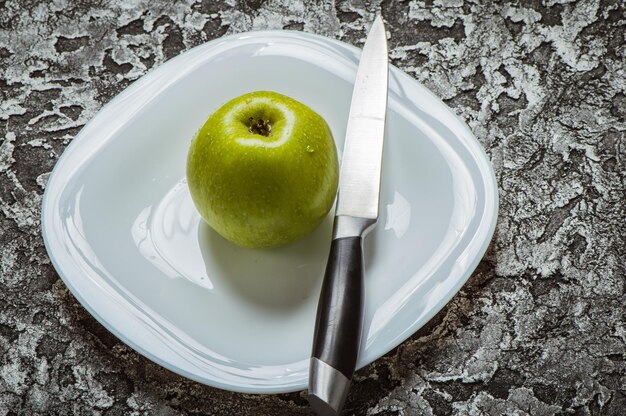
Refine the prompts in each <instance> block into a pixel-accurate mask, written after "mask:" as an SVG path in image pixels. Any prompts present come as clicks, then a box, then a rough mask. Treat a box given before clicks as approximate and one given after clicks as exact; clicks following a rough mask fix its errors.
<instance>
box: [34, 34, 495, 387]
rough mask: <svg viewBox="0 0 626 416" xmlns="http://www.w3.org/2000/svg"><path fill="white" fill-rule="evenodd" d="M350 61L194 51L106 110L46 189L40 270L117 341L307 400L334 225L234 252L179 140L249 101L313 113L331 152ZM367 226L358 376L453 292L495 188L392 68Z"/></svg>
mask: <svg viewBox="0 0 626 416" xmlns="http://www.w3.org/2000/svg"><path fill="white" fill-rule="evenodd" d="M359 56H360V50H359V49H357V48H354V47H352V46H349V45H346V44H344V43H341V42H338V41H335V40H331V39H327V38H323V37H319V36H314V35H310V34H305V33H298V32H256V33H246V34H240V35H235V36H231V37H225V38H222V39H218V40H215V41H213V42H209V43H207V44H205V45H202V46H199V47H197V48H194V49H192V50H190V51H188V52H186V53H183V54H182V55H180V56H178V57H177V58H175V59H172V60H171V61H169V62H167V63H165V64H164V65H162V66H160V67H159V68H157V69H155V70H153V71H151V72H150V73H148V74H147V75H146V76H144V77H142V78H141V79H139V80H138V81H136V82H135V83H133V84H132V85H131V86H130V87H129V88H127V89H126V90H125V91H124V92H122V93H121V94H120V95H119V96H117V97H116V98H115V99H113V100H112V101H111V102H110V103H109V104H107V105H106V106H105V107H104V108H102V110H101V111H100V112H99V113H98V114H97V115H96V116H95V117H94V118H93V120H91V121H90V122H89V123H88V124H87V125H86V126H85V127H84V128H83V130H82V131H81V132H80V133H79V134H78V135H77V136H76V138H75V139H74V140H73V142H72V143H71V144H70V146H68V148H67V150H66V151H65V152H64V154H63V155H62V157H61V158H60V160H59V162H58V163H57V165H56V167H55V169H54V171H53V173H52V174H51V176H50V178H49V181H48V184H47V186H46V191H45V195H44V204H43V214H42V226H43V236H44V239H45V243H46V248H47V250H48V253H49V255H50V258H51V259H52V262H53V264H54V266H55V267H56V269H57V271H58V272H59V274H60V276H61V277H62V279H63V280H64V282H65V284H66V285H67V286H68V287H69V289H70V290H71V291H72V293H73V294H74V296H76V298H77V299H78V300H79V301H80V302H81V303H82V305H83V306H84V307H85V308H86V309H87V310H88V311H89V312H90V313H91V314H92V315H93V316H94V317H96V319H98V320H99V321H100V322H101V323H102V324H103V325H104V326H105V327H106V328H108V329H109V330H110V331H111V332H113V333H114V334H115V335H116V336H117V337H119V338H120V339H121V340H122V341H124V342H125V343H126V344H128V345H130V346H131V347H132V348H134V349H135V350H137V351H138V352H140V353H141V354H143V355H145V356H146V357H148V358H150V359H151V360H153V361H155V362H157V363H159V364H160V365H162V366H164V367H166V368H168V369H170V370H172V371H175V372H176V373H179V374H182V375H183V376H186V377H188V378H191V379H193V380H197V381H199V382H201V383H205V384H208V385H212V386H216V387H219V388H223V389H228V390H235V391H241V392H254V393H277V392H288V391H295V390H300V389H304V388H306V384H307V376H308V374H307V373H308V363H309V356H310V352H311V344H312V338H313V325H314V321H315V310H316V306H317V300H318V294H319V290H320V288H321V283H322V277H323V273H324V268H325V265H326V259H327V255H328V251H329V247H330V237H331V228H332V213H330V214H329V216H328V218H327V219H326V221H325V222H324V223H323V224H322V225H321V226H320V227H319V228H318V229H317V230H316V231H315V232H314V233H312V234H311V235H309V236H308V237H306V238H305V239H304V240H301V241H299V242H297V243H295V244H292V245H290V246H287V247H284V248H279V249H273V250H247V249H242V248H239V247H236V246H234V245H232V244H230V243H228V242H226V241H225V240H223V239H222V238H221V237H220V236H219V235H217V234H216V233H215V232H213V231H212V230H211V229H210V228H209V227H208V226H206V225H205V224H204V223H203V222H201V221H200V218H199V216H198V214H197V213H196V210H195V208H194V206H193V205H192V202H191V199H190V196H189V193H188V190H187V186H186V183H185V179H184V176H185V163H186V155H187V150H188V147H189V143H190V140H191V137H192V136H193V134H194V133H195V131H196V130H197V129H198V128H199V127H200V126H201V125H202V123H203V122H204V120H205V119H206V117H207V116H208V115H209V114H210V113H212V112H213V111H214V110H216V109H217V108H218V107H219V106H220V105H221V104H223V103H225V102H226V101H228V100H230V99H231V98H233V97H236V96H238V95H240V94H243V93H246V92H249V91H254V90H273V91H277V92H280V93H283V94H286V95H289V96H291V97H294V98H295V99H297V100H300V101H302V102H303V103H305V104H307V105H309V106H310V107H312V108H313V109H314V110H316V111H317V112H318V113H320V114H321V115H322V116H323V117H324V118H325V119H326V120H327V122H328V124H329V125H330V127H331V129H332V132H333V134H334V137H335V140H336V142H337V147H338V149H339V154H340V156H341V149H342V147H343V140H344V134H345V130H346V122H347V119H348V112H349V106H350V99H351V95H352V87H353V82H354V78H355V76H356V69H357V66H358V61H359ZM390 71H391V72H390V78H389V112H388V118H387V132H386V135H387V136H386V142H385V154H384V163H383V174H382V176H383V183H382V195H381V210H380V211H381V216H380V218H379V221H378V225H377V226H376V228H375V229H374V231H373V232H372V233H370V234H369V235H368V237H367V238H366V240H365V248H364V249H365V266H366V272H365V273H366V274H365V276H366V310H365V324H364V338H363V343H362V349H361V355H360V358H359V362H358V366H359V367H362V366H364V365H366V364H368V363H370V362H372V361H373V360H375V359H376V358H378V357H380V356H381V355H383V354H385V353H386V352H387V351H389V350H390V349H392V348H393V347H395V346H397V345H398V344H399V343H401V342H402V341H403V340H405V339H406V338H407V337H409V336H410V335H411V334H413V333H414V332H415V331H416V330H417V329H419V328H420V327H421V326H422V325H424V324H425V323H426V322H427V321H428V320H429V319H430V318H431V317H432V316H433V315H434V314H435V313H437V312H438V311H439V310H440V309H441V308H442V307H443V306H444V305H445V304H446V302H448V301H449V300H450V299H451V298H452V296H453V295H454V294H455V293H456V292H457V291H458V290H459V289H460V288H461V286H462V285H463V283H464V282H465V281H466V280H467V278H468V277H469V276H470V274H471V273H472V271H473V270H474V268H475V267H476V265H477V264H478V262H479V260H480V258H481V257H482V255H483V254H484V252H485V250H486V248H487V245H488V243H489V240H490V239H491V236H492V234H493V231H494V226H495V222H496V214H497V189H496V184H495V179H494V175H493V171H492V168H491V166H490V163H489V162H488V160H487V158H486V156H485V153H484V151H483V149H482V148H481V146H480V145H479V143H478V142H477V141H476V139H475V138H474V137H473V136H472V134H471V133H470V131H469V130H468V128H467V127H466V126H465V125H464V124H463V123H462V122H461V121H460V120H459V119H458V118H457V117H456V116H455V115H454V114H453V113H452V112H451V110H450V109H449V108H447V107H446V106H445V105H444V104H443V103H442V102H441V101H440V100H439V99H438V98H437V97H435V96H434V95H433V94H432V93H431V92H429V91H428V90H427V89H425V88H424V87H423V86H421V85H420V84H418V83H417V82H416V81H414V80H413V79H412V78H410V77H409V76H407V75H406V74H404V73H403V72H401V71H400V70H398V69H397V68H393V67H392V68H391V70H390Z"/></svg>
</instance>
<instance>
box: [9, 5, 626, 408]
mask: <svg viewBox="0 0 626 416" xmlns="http://www.w3.org/2000/svg"><path fill="white" fill-rule="evenodd" d="M173 3H174V2H170V1H165V0H160V1H156V0H127V1H118V2H114V1H105V0H99V1H98V0H77V1H69V0H57V1H37V0H22V1H18V0H0V138H1V140H2V141H1V145H0V209H1V211H0V415H7V414H26V415H31V414H53V415H66V414H103V415H105V414H107V415H144V414H145V415H225V416H226V415H229V416H230V415H260V416H270V415H272V416H275V415H278V416H287V415H307V414H308V410H307V406H306V400H305V395H304V393H293V394H286V395H270V396H256V395H245V394H236V393H230V392H225V391H220V390H216V389H213V388H209V387H206V386H203V385H200V384H198V383H195V382H191V381H189V380H186V379H184V378H182V377H179V376H177V375H175V374H173V373H171V372H169V371H167V370H164V369H162V368H161V367H159V366H157V365H155V364H153V363H152V362H150V361H148V360H146V359H144V358H143V357H141V356H139V355H138V354H137V353H135V352H134V351H133V350H131V349H129V348H128V347H126V346H125V345H124V344H122V343H121V342H120V341H118V340H117V339H116V338H115V337H114V336H113V335H111V334H110V333H109V332H108V331H106V330H105V329H104V328H103V327H102V326H100V324H98V323H97V322H96V321H95V320H94V319H93V318H92V317H91V316H90V315H89V314H88V313H87V312H86V311H85V310H84V309H83V308H82V307H81V306H80V305H79V304H78V302H77V301H76V300H75V299H74V298H73V297H72V295H71V294H69V293H68V291H67V289H66V288H65V286H64V284H63V283H62V281H61V280H60V279H59V277H58V275H57V274H56V272H55V271H54V269H53V267H52V266H51V264H50V261H49V259H48V256H47V255H46V252H45V249H44V246H43V242H42V238H41V235H40V229H39V226H40V221H39V215H40V207H41V198H42V192H43V189H44V187H45V184H46V179H47V177H48V175H49V172H50V171H51V169H52V167H53V166H54V164H55V162H56V160H57V159H58V157H59V156H60V154H61V153H62V152H63V149H64V148H65V146H66V145H67V144H68V143H69V142H71V140H72V138H73V137H74V135H75V134H76V133H77V132H78V131H79V130H80V128H81V127H82V126H83V125H84V124H85V123H86V122H87V121H88V120H89V119H90V118H91V117H92V116H93V115H94V114H95V113H96V112H97V111H98V109H100V108H101V106H102V105H103V104H104V103H106V102H107V101H108V100H109V99H110V98H112V97H113V96H115V95H116V94H117V93H119V92H120V91H121V90H122V89H124V88H125V87H126V86H127V85H129V84H130V83H132V82H133V81H134V80H136V79H137V78H138V77H140V76H141V75H143V74H144V73H146V71H148V70H149V69H150V68H153V67H155V66H157V65H159V64H161V63H163V62H164V61H166V60H167V59H169V58H171V57H173V56H175V55H177V54H178V53H180V52H182V51H184V50H186V49H189V48H191V47H193V46H195V45H198V44H200V43H202V42H205V41H207V40H210V39H213V38H216V37H219V36H222V35H224V34H229V33H236V32H242V31H248V30H252V29H268V28H271V29H287V30H304V31H307V32H314V33H318V34H322V35H326V36H329V37H333V38H338V39H341V40H343V41H345V42H349V43H352V44H355V45H362V43H363V41H364V37H365V35H366V32H367V28H368V26H369V22H370V21H371V20H372V18H373V17H374V14H375V13H376V12H378V11H380V10H382V13H383V14H384V17H385V20H386V22H387V25H388V31H389V35H390V38H389V41H390V47H391V57H392V60H393V63H394V64H396V65H397V66H399V67H400V68H402V69H404V70H405V71H406V72H408V73H409V74H411V75H412V76H414V77H415V78H416V79H417V80H419V81H420V82H422V83H424V84H425V85H426V86H428V87H429V88H430V89H432V90H433V91H434V92H435V93H436V94H438V95H439V96H440V97H441V98H442V99H443V100H444V101H445V102H446V103H447V104H448V105H449V106H451V107H452V108H453V109H454V110H455V111H456V112H457V113H458V114H459V115H460V116H461V117H462V118H463V119H464V120H465V121H466V122H467V123H468V125H469V126H470V128H471V129H472V130H473V132H474V133H475V134H476V136H477V137H478V139H479V140H480V142H481V143H482V144H483V145H484V147H485V149H486V150H487V153H488V154H489V156H490V158H491V160H492V162H493V165H494V167H495V172H496V176H497V179H498V184H499V188H500V204H501V205H500V215H499V221H498V226H497V230H496V233H495V237H494V240H493V243H492V244H491V247H490V249H489V251H488V253H487V255H486V256H485V258H484V259H483V261H482V263H481V264H480V266H479V267H478V269H477V270H476V272H475V273H474V275H473V276H472V278H471V279H470V280H469V282H468V283H467V284H466V286H465V287H464V288H463V290H462V291H461V292H460V293H459V294H458V295H457V296H456V297H455V298H454V299H453V300H452V302H450V304H449V305H448V306H447V307H446V308H445V309H444V310H443V311H442V312H441V313H439V314H438V315H437V316H436V317H435V318H434V319H433V320H432V321H431V322H430V323H429V324H428V325H427V326H426V327H424V328H422V329H421V330H420V331H419V332H418V333H416V334H415V335H414V336H413V337H412V338H410V339H409V340H408V341H407V342H405V343H403V344H402V345H400V346H399V347H398V348H396V349H395V350H393V351H392V352H390V353H389V354H387V355H386V356H385V357H383V358H382V359H380V360H378V361H377V362H376V363H374V364H372V365H370V366H368V367H366V368H364V369H363V370H361V371H359V372H358V374H357V375H356V382H355V385H354V387H353V390H352V392H351V395H350V397H349V400H348V403H347V406H346V407H347V408H346V415H372V416H373V415H387V416H391V415H420V414H424V415H430V414H436V415H444V414H456V415H486V414H487V415H502V414H507V415H526V414H530V415H554V414H574V415H600V414H602V415H624V414H626V364H625V343H626V324H625V321H626V319H625V314H626V313H625V307H624V304H625V301H626V298H625V295H624V278H625V273H624V272H625V268H626V253H625V241H624V240H625V236H626V226H625V222H626V215H625V214H626V212H625V211H626V208H625V206H626V196H625V189H626V186H625V185H626V184H625V180H626V172H625V170H626V167H625V166H626V163H625V162H626V142H625V140H624V131H625V130H626V95H625V93H626V65H625V62H626V56H625V55H626V46H625V45H626V40H625V32H624V28H625V23H626V16H625V10H624V5H623V2H621V1H579V2H571V1H557V0H546V1H521V0H520V1H508V2H505V3H504V4H502V5H498V6H495V5H491V3H490V2H484V4H482V3H476V2H461V1H446V2H443V1H426V2H422V1H410V2H409V1H392V0H385V1H383V2H380V1H372V2H363V1H360V0H347V1H336V2H324V1H311V2H302V1H288V0H275V1H263V0H250V1H245V0H244V1H236V0H225V1H219V2H212V1H207V0H187V1H184V2H180V3H177V4H175V5H174V4H173Z"/></svg>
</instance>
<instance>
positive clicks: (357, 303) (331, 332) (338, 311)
mask: <svg viewBox="0 0 626 416" xmlns="http://www.w3.org/2000/svg"><path fill="white" fill-rule="evenodd" d="M362 241H363V238H362V237H345V238H338V239H335V240H333V241H332V243H331V246H330V254H329V257H328V263H327V265H326V273H325V275H324V283H323V285H322V291H321V294H320V300H319V305H318V308H317V319H316V322H315V334H314V339H313V354H312V358H311V368H310V374H309V401H310V403H311V407H312V408H313V410H315V412H316V413H317V414H318V415H320V416H326V415H332V416H335V415H338V414H339V413H340V412H341V408H342V407H343V403H344V402H345V399H346V396H347V395H348V389H349V387H350V379H351V378H352V374H353V373H354V370H355V367H356V360H357V357H358V354H359V347H360V343H361V332H362V329H363V304H364V302H363V294H364V290H363V285H364V282H363V246H362Z"/></svg>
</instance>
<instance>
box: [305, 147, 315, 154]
mask: <svg viewBox="0 0 626 416" xmlns="http://www.w3.org/2000/svg"><path fill="white" fill-rule="evenodd" d="M306 151H307V153H313V152H315V149H314V148H313V146H311V145H307V146H306Z"/></svg>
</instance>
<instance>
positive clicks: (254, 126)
mask: <svg viewBox="0 0 626 416" xmlns="http://www.w3.org/2000/svg"><path fill="white" fill-rule="evenodd" d="M248 131H249V132H250V133H254V134H260V135H261V136H265V137H268V136H269V135H270V133H271V132H272V126H271V125H270V121H269V120H263V119H262V118H259V119H258V120H257V121H256V123H255V122H254V117H250V126H249V127H248Z"/></svg>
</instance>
